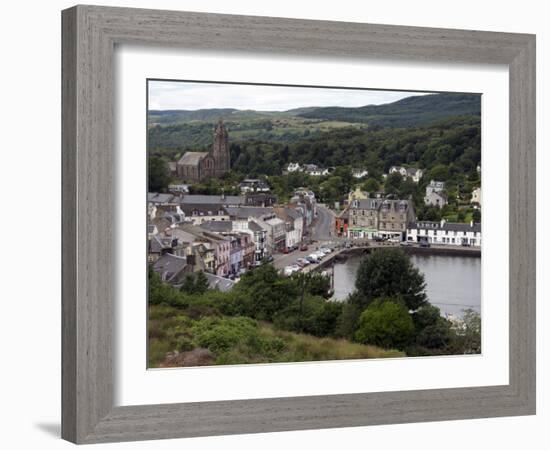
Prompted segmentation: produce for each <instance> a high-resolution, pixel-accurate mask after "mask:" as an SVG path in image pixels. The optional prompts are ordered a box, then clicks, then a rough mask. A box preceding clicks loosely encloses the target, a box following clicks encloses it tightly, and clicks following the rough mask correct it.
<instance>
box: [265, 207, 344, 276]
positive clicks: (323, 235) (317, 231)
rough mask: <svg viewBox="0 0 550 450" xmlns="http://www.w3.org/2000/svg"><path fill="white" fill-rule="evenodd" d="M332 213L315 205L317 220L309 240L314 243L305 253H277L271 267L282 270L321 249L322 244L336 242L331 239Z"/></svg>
mask: <svg viewBox="0 0 550 450" xmlns="http://www.w3.org/2000/svg"><path fill="white" fill-rule="evenodd" d="M334 217H335V216H334V213H333V212H332V211H330V210H329V209H328V208H327V207H325V206H322V205H317V218H316V219H315V221H314V222H313V224H312V226H311V238H312V239H313V240H314V241H317V242H315V243H314V244H312V245H309V248H308V249H307V250H306V251H299V250H295V251H293V252H291V253H288V254H286V255H285V254H282V253H277V254H275V255H273V256H274V261H273V265H274V266H275V267H276V268H277V269H283V268H284V267H285V266H288V265H290V264H294V263H295V262H296V260H297V259H298V258H303V257H304V256H307V255H309V254H310V253H312V252H313V251H314V250H316V249H317V248H318V247H322V245H323V243H324V242H327V241H334V240H336V239H335V238H334V237H333V234H334V233H333V232H334Z"/></svg>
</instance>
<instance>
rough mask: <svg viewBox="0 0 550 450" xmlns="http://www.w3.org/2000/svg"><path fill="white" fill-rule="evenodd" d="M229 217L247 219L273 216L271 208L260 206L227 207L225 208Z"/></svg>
mask: <svg viewBox="0 0 550 450" xmlns="http://www.w3.org/2000/svg"><path fill="white" fill-rule="evenodd" d="M225 209H226V210H227V212H228V213H229V216H230V217H232V218H233V217H234V218H236V219H248V218H249V217H263V216H266V215H271V214H273V208H271V207H262V206H228V207H227V208H225Z"/></svg>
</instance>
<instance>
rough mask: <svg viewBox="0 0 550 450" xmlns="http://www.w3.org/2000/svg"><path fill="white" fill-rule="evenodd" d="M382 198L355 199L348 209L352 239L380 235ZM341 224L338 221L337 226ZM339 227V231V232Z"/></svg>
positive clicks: (349, 231)
mask: <svg viewBox="0 0 550 450" xmlns="http://www.w3.org/2000/svg"><path fill="white" fill-rule="evenodd" d="M380 204H381V200H379V199H374V198H363V199H354V200H352V201H351V204H350V207H349V210H348V214H347V216H348V227H347V236H348V237H349V238H352V239H372V238H373V237H374V236H377V235H378V209H379V208H380ZM338 226H341V221H338V224H337V227H338ZM338 231H339V230H338V228H337V232H338Z"/></svg>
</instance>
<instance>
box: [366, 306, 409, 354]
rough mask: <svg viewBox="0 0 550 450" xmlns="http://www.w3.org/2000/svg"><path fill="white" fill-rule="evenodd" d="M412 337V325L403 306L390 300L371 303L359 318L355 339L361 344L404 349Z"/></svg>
mask: <svg viewBox="0 0 550 450" xmlns="http://www.w3.org/2000/svg"><path fill="white" fill-rule="evenodd" d="M413 336H414V325H413V321H412V318H411V316H410V314H409V311H408V310H407V308H406V307H405V306H403V305H402V304H400V303H399V302H397V301H394V300H392V299H379V300H375V301H374V302H372V303H371V304H370V305H369V306H368V307H367V309H365V310H364V311H363V312H362V313H361V316H360V317H359V327H358V329H357V331H356V332H355V339H356V341H357V342H360V343H362V344H371V345H378V346H380V347H383V348H397V349H400V350H403V349H405V348H406V347H407V346H408V345H409V344H410V342H411V340H412V338H413Z"/></svg>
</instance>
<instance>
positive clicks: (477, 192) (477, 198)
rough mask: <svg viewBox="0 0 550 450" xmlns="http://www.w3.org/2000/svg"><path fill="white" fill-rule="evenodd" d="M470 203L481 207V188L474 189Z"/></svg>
mask: <svg viewBox="0 0 550 450" xmlns="http://www.w3.org/2000/svg"><path fill="white" fill-rule="evenodd" d="M470 203H473V204H476V205H479V206H480V207H481V188H480V187H478V188H475V189H474V190H473V191H472V200H470Z"/></svg>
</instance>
